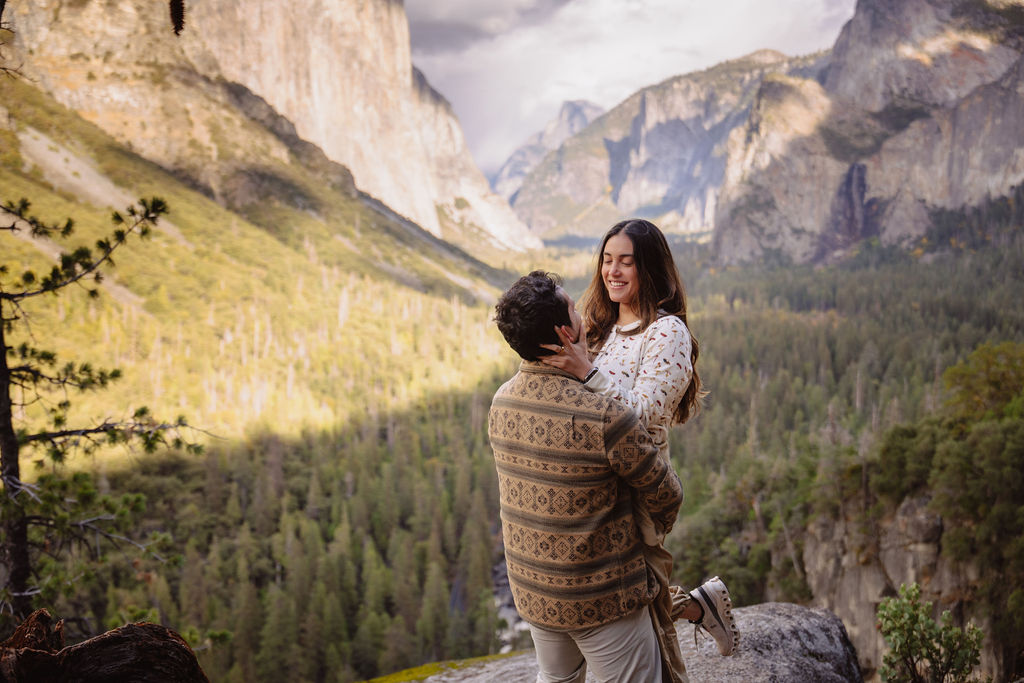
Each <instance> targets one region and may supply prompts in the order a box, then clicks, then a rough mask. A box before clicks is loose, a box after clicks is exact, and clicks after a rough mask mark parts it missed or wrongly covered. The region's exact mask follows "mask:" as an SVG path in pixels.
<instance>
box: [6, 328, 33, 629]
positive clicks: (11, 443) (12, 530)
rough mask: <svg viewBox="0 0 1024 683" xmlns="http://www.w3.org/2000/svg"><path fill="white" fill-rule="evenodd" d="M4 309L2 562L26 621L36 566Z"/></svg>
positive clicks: (15, 603) (15, 602) (16, 606)
mask: <svg viewBox="0 0 1024 683" xmlns="http://www.w3.org/2000/svg"><path fill="white" fill-rule="evenodd" d="M4 324H5V320H4V317H3V309H2V308H0V476H2V478H3V488H4V490H3V494H2V495H4V496H6V497H7V499H8V500H7V501H5V502H4V504H3V508H4V510H3V517H4V519H3V526H4V539H3V541H2V542H0V562H2V563H3V564H5V565H7V571H8V572H9V577H8V581H9V583H8V586H9V588H10V590H11V596H12V597H11V601H12V607H13V608H14V614H15V615H16V616H18V617H21V618H25V617H27V616H28V613H29V612H30V611H31V610H32V597H31V596H29V595H27V594H26V593H27V591H28V582H29V579H30V578H31V576H32V566H31V564H30V562H29V556H28V524H27V523H26V520H25V512H24V509H23V508H22V501H21V500H19V499H18V498H19V496H18V494H19V493H20V492H21V464H20V462H19V461H18V451H19V444H18V436H17V434H15V432H14V409H13V403H12V401H11V371H10V367H9V366H8V365H7V340H6V338H5V336H4V335H5V330H4Z"/></svg>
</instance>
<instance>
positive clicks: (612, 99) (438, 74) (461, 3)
mask: <svg viewBox="0 0 1024 683" xmlns="http://www.w3.org/2000/svg"><path fill="white" fill-rule="evenodd" d="M854 1H855V0H405V11H406V13H407V14H408V15H409V29H410V33H411V37H412V49H413V63H414V64H415V65H416V66H417V67H419V68H420V70H422V71H423V72H424V73H425V74H426V75H427V80H429V81H430V83H431V85H433V86H434V88H435V89H437V90H438V91H440V92H441V94H442V95H444V96H445V97H446V98H447V99H448V100H449V101H450V102H451V103H452V106H453V107H454V108H455V113H456V114H457V115H458V117H459V120H460V121H461V122H462V128H463V130H464V131H465V133H466V139H467V142H468V144H469V147H470V149H471V150H472V152H473V156H474V157H475V158H476V161H477V164H478V165H479V166H480V167H481V168H482V169H483V170H484V172H486V173H492V172H493V171H495V170H497V168H498V167H499V166H500V165H501V164H502V163H503V162H504V161H505V159H506V158H507V157H508V156H509V155H510V154H511V153H512V152H513V151H514V150H515V149H516V148H517V147H518V146H519V145H520V144H522V143H523V142H524V141H525V140H526V138H528V137H529V136H530V135H532V134H533V133H535V132H537V131H538V130H540V129H541V128H542V127H543V126H544V124H545V123H547V122H548V121H549V120H550V119H552V118H553V117H554V116H555V115H556V114H557V113H558V108H559V107H560V106H561V103H562V102H564V101H566V100H589V101H591V102H594V103H595V104H599V105H601V106H602V107H605V108H606V109H610V108H611V107H613V106H615V105H616V104H618V103H619V102H621V101H622V100H624V99H625V98H626V97H628V96H629V95H631V94H632V93H634V92H636V91H637V90H639V89H640V88H643V87H644V86H648V85H653V84H655V83H658V82H659V81H662V80H664V79H666V78H668V77H670V76H675V75H678V74H684V73H687V72H690V71H695V70H699V69H704V68H706V67H709V66H712V65H714V64H717V63H719V62H722V61H724V60H727V59H734V58H736V57H742V56H743V55H746V54H749V53H751V52H753V51H755V50H760V49H764V48H770V49H774V50H779V51H780V52H784V53H786V54H789V55H803V54H808V53H810V52H815V51H817V50H821V49H823V48H827V47H831V45H832V43H833V42H835V39H836V36H838V35H839V30H840V29H841V28H842V26H843V24H844V23H846V21H847V20H848V19H849V18H850V17H851V16H853V8H854Z"/></svg>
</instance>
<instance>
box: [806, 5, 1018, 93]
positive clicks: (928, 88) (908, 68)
mask: <svg viewBox="0 0 1024 683" xmlns="http://www.w3.org/2000/svg"><path fill="white" fill-rule="evenodd" d="M1022 9H1024V3H1021V2H1020V1H1019V0H1013V1H1007V0H1002V2H1000V3H998V4H997V3H996V2H987V1H986V0H860V1H859V2H858V3H857V10H856V13H855V14H854V16H853V18H852V19H851V20H850V21H849V22H848V23H847V24H846V26H845V27H844V28H843V30H842V32H841V33H840V35H839V38H838V39H837V40H836V44H835V47H834V48H833V59H832V65H831V67H830V68H829V73H828V78H827V80H826V82H825V87H826V89H827V90H828V91H829V93H830V94H832V95H834V96H836V97H838V98H841V99H846V100H851V101H855V102H856V104H857V105H858V106H860V107H862V108H864V109H867V110H869V111H879V110H881V109H883V108H885V107H886V105H888V104H890V103H891V102H893V101H894V100H897V99H898V100H902V101H907V100H909V101H912V102H914V103H917V104H922V105H938V106H947V105H949V104H952V103H954V102H956V101H957V100H959V99H961V98H963V97H964V96H965V95H967V94H968V93H969V92H970V91H971V90H973V89H974V88H976V87H978V86H979V85H982V84H984V83H990V82H992V81H994V80H996V79H997V78H999V76H1000V75H1002V74H1003V73H1004V72H1005V71H1006V70H1007V69H1008V68H1009V67H1010V66H1011V65H1012V64H1013V63H1014V62H1015V61H1016V60H1017V58H1018V57H1019V56H1020V53H1021V50H1022V42H1024V41H1022V36H1024V22H1022V21H1021V19H1022V17H1024V12H1022Z"/></svg>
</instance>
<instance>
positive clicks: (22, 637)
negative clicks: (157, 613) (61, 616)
mask: <svg viewBox="0 0 1024 683" xmlns="http://www.w3.org/2000/svg"><path fill="white" fill-rule="evenodd" d="M52 621H53V618H52V617H51V616H50V613H49V612H47V611H46V610H43V609H41V610H37V611H36V612H33V613H32V615H31V616H29V618H28V619H26V620H25V622H24V623H23V624H22V625H21V626H19V627H18V629H17V630H16V631H15V632H14V635H12V636H11V637H10V638H9V639H8V640H7V641H5V642H3V643H0V683H37V682H38V681H48V682H49V683H71V681H74V683H101V682H104V681H106V682H109V681H133V682H134V683H210V681H209V679H208V678H207V677H206V674H204V673H203V670H202V668H200V666H199V662H198V661H197V660H196V655H195V653H194V652H192V648H190V647H189V646H188V643H186V642H185V641H184V640H183V639H182V637H181V636H179V635H178V634H177V633H175V632H174V631H172V630H171V629H169V628H165V627H163V626H159V625H157V624H147V623H142V622H140V623H137V624H128V625H126V626H122V627H121V628H117V629H114V630H113V631H107V632H106V633H104V634H102V635H98V636H96V637H95V638H90V639H89V640H86V641H85V642H82V643H79V644H77V645H72V646H70V647H64V621H63V620H61V621H58V622H57V624H56V625H55V626H54V627H53V629H52V630H51V628H50V626H51V623H52Z"/></svg>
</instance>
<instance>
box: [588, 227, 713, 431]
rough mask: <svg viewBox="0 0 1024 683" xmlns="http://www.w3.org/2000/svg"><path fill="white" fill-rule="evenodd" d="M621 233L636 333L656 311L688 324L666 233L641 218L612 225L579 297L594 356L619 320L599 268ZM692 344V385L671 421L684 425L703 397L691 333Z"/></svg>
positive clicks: (649, 321)
mask: <svg viewBox="0 0 1024 683" xmlns="http://www.w3.org/2000/svg"><path fill="white" fill-rule="evenodd" d="M620 232H624V233H625V234H626V236H627V237H629V241H630V242H632V243H633V263H634V265H635V266H636V273H637V280H638V281H637V285H638V289H637V293H636V298H635V299H634V300H633V302H632V303H631V304H630V306H631V308H632V309H633V312H634V313H636V314H637V315H638V316H640V320H641V324H640V326H639V327H638V328H637V329H636V331H634V332H629V333H626V334H640V333H641V332H643V331H644V330H646V329H647V327H648V326H649V325H650V324H651V323H653V322H654V321H655V320H657V319H658V317H659V316H658V311H659V310H661V311H664V312H665V313H667V314H668V315H674V316H676V317H677V318H679V319H680V320H682V321H683V324H684V325H686V326H687V329H689V324H688V323H687V321H686V290H685V288H684V287H683V281H682V279H680V277H679V271H678V270H676V263H675V261H674V260H673V259H672V251H671V250H670V249H669V247H668V242H667V241H666V240H665V235H663V234H662V232H661V230H659V229H658V227H657V226H656V225H654V223H651V222H650V221H645V220H642V219H630V220H626V221H622V222H620V223H616V224H615V225H613V226H612V227H611V229H610V230H609V231H608V232H607V233H606V234H605V236H604V239H603V240H601V248H600V249H598V250H597V266H596V268H595V269H594V277H593V279H591V281H590V285H589V286H588V287H587V291H586V292H585V293H584V294H583V300H582V309H583V320H584V322H585V323H586V326H587V346H588V347H589V349H590V351H591V353H597V352H598V351H600V350H601V347H602V346H603V345H604V341H605V339H607V338H608V333H609V332H611V329H612V327H613V326H614V325H615V323H616V322H617V321H618V319H619V305H618V304H617V303H615V302H614V301H612V300H611V299H610V298H609V297H608V290H607V288H606V287H605V284H604V279H603V278H602V277H601V264H602V262H603V261H604V248H605V245H607V244H608V240H609V239H611V238H612V237H614V236H615V235H618V234H619V233H620ZM690 340H691V342H692V346H691V350H690V363H691V364H692V366H693V377H692V378H691V379H690V386H688V387H687V388H686V393H685V394H683V398H682V400H681V401H679V405H677V406H676V408H675V410H674V411H673V412H672V421H673V422H678V423H680V424H682V423H683V422H686V421H687V420H689V419H690V418H691V417H693V416H694V415H696V414H697V413H698V412H699V411H700V405H701V399H702V397H703V396H704V394H705V393H706V392H705V391H703V390H702V388H701V381H700V376H699V375H698V374H697V356H698V355H699V353H700V350H699V347H698V345H697V338H696V337H694V336H693V333H692V332H691V333H690Z"/></svg>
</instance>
